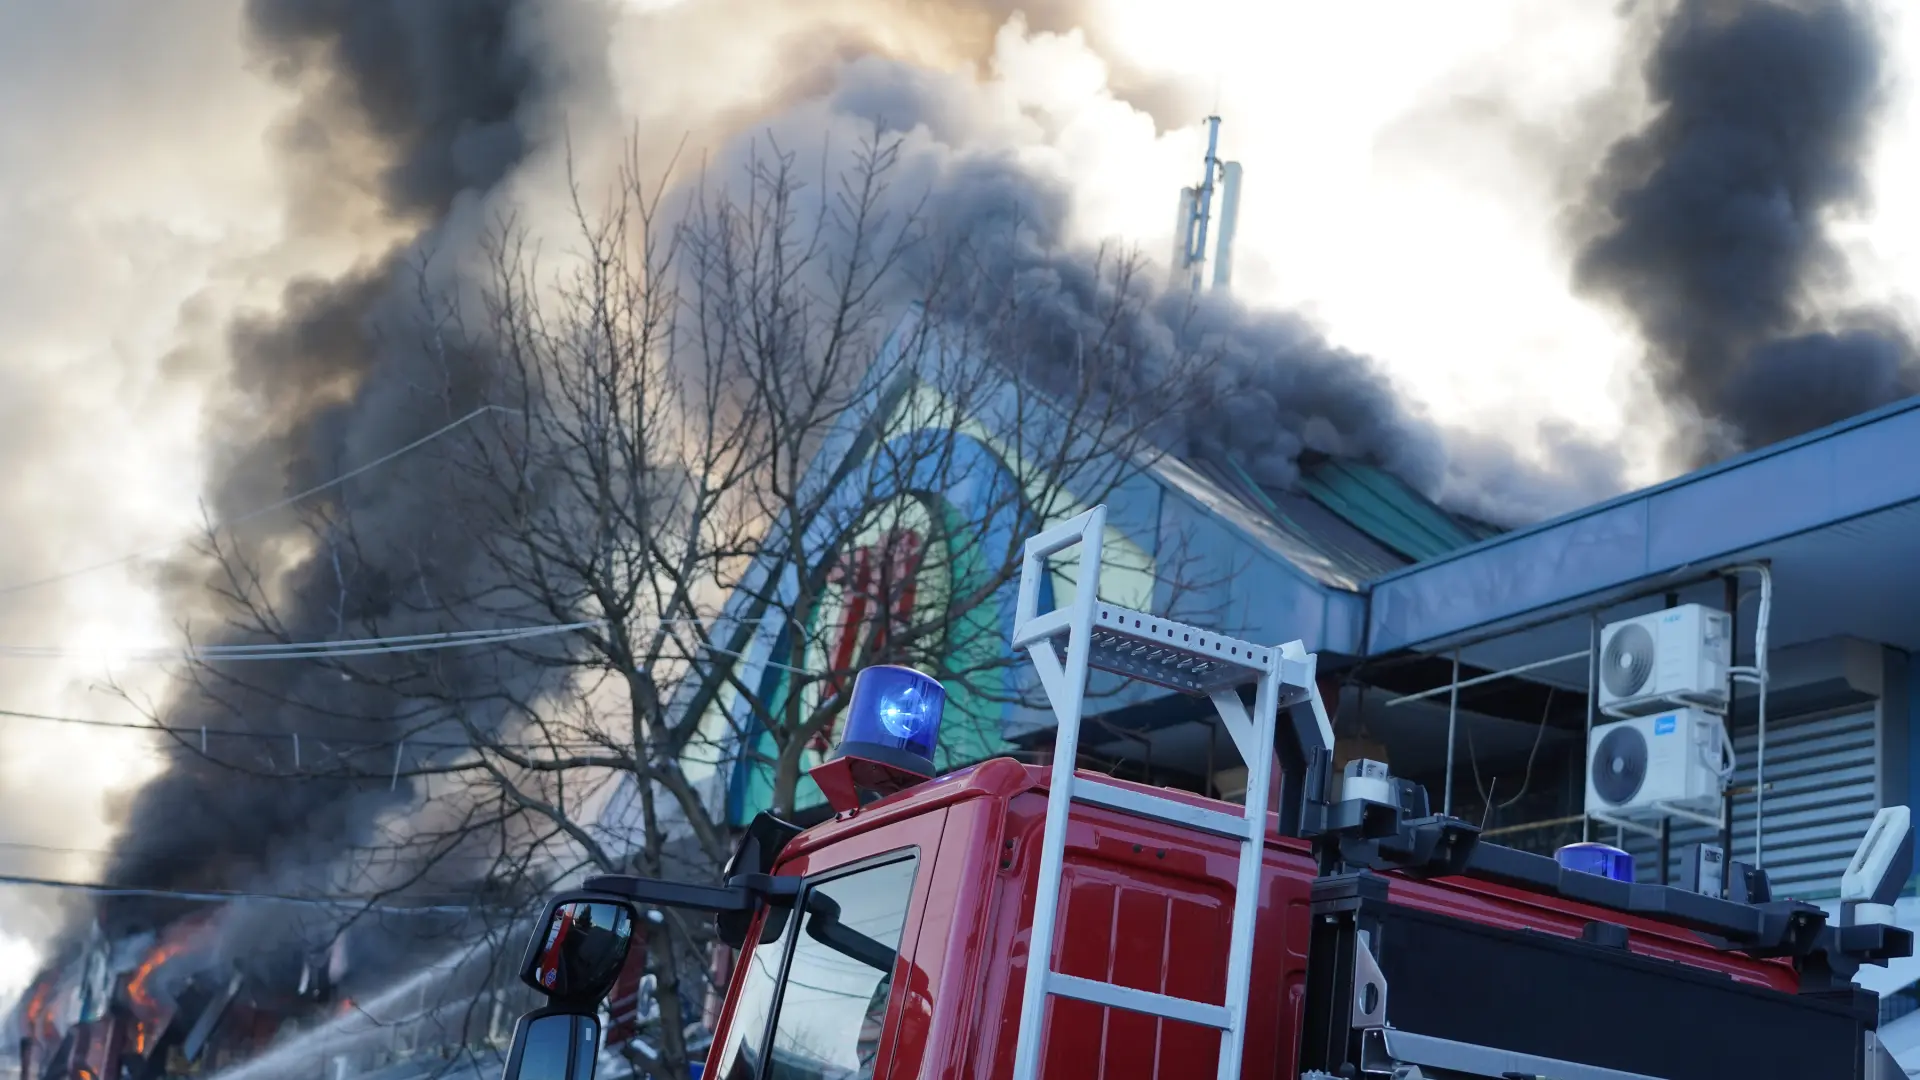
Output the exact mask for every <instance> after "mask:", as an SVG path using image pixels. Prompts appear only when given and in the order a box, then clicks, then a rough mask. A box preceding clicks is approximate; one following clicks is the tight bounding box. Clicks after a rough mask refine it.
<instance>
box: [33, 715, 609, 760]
mask: <svg viewBox="0 0 1920 1080" xmlns="http://www.w3.org/2000/svg"><path fill="white" fill-rule="evenodd" d="M0 717H8V718H11V719H15V720H34V721H38V722H40V723H46V724H71V725H74V726H76V727H91V728H107V729H110V730H117V731H146V732H152V733H154V734H156V735H170V736H173V737H175V738H178V739H187V738H202V739H204V738H208V737H218V738H223V739H258V740H264V741H279V740H282V739H291V740H300V739H305V740H308V741H311V742H313V743H315V744H317V745H319V746H322V747H326V746H330V745H339V746H368V747H375V748H379V749H386V748H388V747H395V746H400V745H402V744H404V745H406V746H410V747H413V748H415V749H420V750H496V751H498V750H511V751H516V752H520V753H529V752H533V751H539V750H551V751H562V752H567V753H586V752H591V751H595V750H605V749H607V747H606V746H605V745H603V744H601V743H592V742H588V743H544V742H537V743H507V742H487V741H479V742H476V741H472V740H468V741H458V740H447V739H425V738H415V737H411V736H407V735H395V736H392V737H389V738H384V739H369V738H358V737H354V736H342V735H322V734H316V733H313V732H296V731H249V730H247V729H245V728H221V727H174V726H170V725H165V724H154V723H135V722H132V721H128V720H93V719H89V718H87V717H81V716H56V715H53V714H51V713H37V712H23V711H21V710H18V709H0Z"/></svg>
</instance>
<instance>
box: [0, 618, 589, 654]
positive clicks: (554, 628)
mask: <svg viewBox="0 0 1920 1080" xmlns="http://www.w3.org/2000/svg"><path fill="white" fill-rule="evenodd" d="M606 624H607V623H606V620H605V619H586V620H582V621H580V622H571V623H557V624H550V625H539V626H515V627H503V628H501V629H497V630H451V631H445V632H442V633H433V634H405V635H399V636H395V637H378V638H348V639H344V640H337V641H293V642H285V643H278V644H272V643H270V644H262V645H208V646H203V647H201V648H197V649H144V650H138V651H135V652H130V653H126V654H123V655H121V656H120V657H117V659H120V660H122V661H127V662H148V663H156V662H161V661H165V660H190V661H192V660H197V661H201V662H203V663H211V662H214V661H219V662H223V663H232V662H239V661H256V660H324V659H329V658H333V657H341V656H380V655H386V654H390V653H409V652H429V651H435V650H439V649H463V648H473V647H476V646H480V645H497V644H500V643H503V642H508V641H524V640H527V639H529V638H537V637H549V636H552V635H554V634H566V633H572V632H573V631H576V630H585V629H587V628H589V627H594V626H605V625H606ZM80 657H93V658H98V659H102V660H105V659H108V657H106V656H104V655H102V654H101V653H100V652H99V651H98V650H93V651H88V650H81V649H67V648H63V647H61V646H58V645H0V659H11V660H59V659H72V658H80Z"/></svg>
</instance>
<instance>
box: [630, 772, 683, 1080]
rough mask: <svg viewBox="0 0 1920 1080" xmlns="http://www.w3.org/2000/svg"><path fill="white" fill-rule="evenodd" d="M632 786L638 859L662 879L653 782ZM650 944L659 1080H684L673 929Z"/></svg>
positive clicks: (654, 937)
mask: <svg viewBox="0 0 1920 1080" xmlns="http://www.w3.org/2000/svg"><path fill="white" fill-rule="evenodd" d="M637 780H638V783H636V784H635V785H634V786H635V787H637V788H638V789H639V793H640V824H641V829H642V838H643V840H644V841H645V844H646V846H645V847H644V848H642V849H641V852H640V858H641V861H642V862H643V863H644V864H645V869H646V873H647V874H648V875H649V876H651V877H665V876H666V875H665V873H664V870H665V867H664V861H663V859H662V857H661V856H662V855H663V853H664V852H665V848H666V837H665V836H664V835H663V834H662V832H661V829H660V815H659V811H658V808H657V807H656V806H655V805H654V801H653V783H652V782H651V781H650V780H649V779H648V778H646V777H645V776H641V777H638V778H637ZM648 938H649V941H650V942H652V943H653V944H654V948H653V949H652V950H651V951H652V953H653V957H652V960H653V964H652V965H651V966H652V969H653V1000H654V1004H656V1005H658V1006H659V1009H660V1069H659V1075H660V1080H685V1078H686V1075H687V1038H686V1029H685V1028H684V1027H683V1026H682V1022H681V1019H680V1016H681V1010H680V963H679V960H680V949H679V943H678V942H677V941H675V940H674V938H673V928H672V927H670V926H668V925H667V924H666V923H664V922H663V923H662V924H661V925H660V929H659V933H657V934H649V935H648Z"/></svg>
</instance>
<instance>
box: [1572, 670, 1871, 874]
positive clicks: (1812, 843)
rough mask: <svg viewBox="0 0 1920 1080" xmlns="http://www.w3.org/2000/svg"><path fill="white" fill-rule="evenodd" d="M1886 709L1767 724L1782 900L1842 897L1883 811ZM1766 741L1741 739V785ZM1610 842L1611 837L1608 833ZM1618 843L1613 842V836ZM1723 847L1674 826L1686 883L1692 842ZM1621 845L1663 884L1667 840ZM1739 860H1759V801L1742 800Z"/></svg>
mask: <svg viewBox="0 0 1920 1080" xmlns="http://www.w3.org/2000/svg"><path fill="white" fill-rule="evenodd" d="M1878 718H1879V710H1878V708H1875V707H1869V708H1867V709H1866V710H1864V711H1862V710H1858V709H1856V710H1852V711H1848V712H1844V713H1837V714H1836V713H1827V714H1813V715H1810V716H1799V717H1788V718H1785V719H1769V720H1768V721H1767V831H1766V848H1765V850H1764V851H1763V852H1762V855H1763V861H1764V864H1765V866H1766V870H1767V876H1768V878H1769V879H1770V880H1771V881H1772V883H1773V890H1774V895H1775V896H1782V897H1784V896H1794V897H1798V898H1801V899H1809V900H1818V899H1823V898H1827V897H1831V896H1832V895H1834V894H1835V893H1837V892H1838V891H1839V888H1840V875H1841V873H1842V872H1844V871H1845V870H1846V868H1847V861H1848V860H1849V859H1851V858H1852V857H1853V852H1854V849H1855V848H1856V847H1858V846H1859V844H1860V838H1861V837H1863V836H1865V835H1866V833H1867V826H1868V825H1869V824H1870V823H1871V822H1872V821H1873V815H1874V813H1875V812H1876V811H1877V810H1879V809H1880V800H1879V789H1878V785H1877V783H1876V781H1875V776H1876V771H1877V770H1876V767H1875V765H1876V762H1875V758H1876V755H1877V751H1878V738H1877V736H1878V731H1879V724H1878ZM1758 743H1759V736H1758V733H1757V732H1756V731H1755V730H1754V729H1752V728H1748V729H1747V730H1745V731H1742V732H1740V733H1738V734H1737V735H1736V736H1735V737H1734V752H1735V754H1736V759H1737V768H1736V771H1735V773H1734V787H1736V788H1751V787H1752V786H1753V782H1754V753H1755V750H1756V748H1757V746H1758ZM1600 835H1602V836H1605V835H1606V831H1605V830H1604V827H1603V831H1602V833H1601V834H1600ZM1609 839H1610V837H1609ZM1698 843H1719V836H1718V833H1717V831H1716V830H1713V829H1709V828H1707V827H1706V826H1704V825H1697V824H1694V823H1693V822H1687V821H1681V820H1678V819H1676V820H1675V821H1674V823H1673V837H1672V850H1671V854H1672V863H1671V866H1672V874H1673V877H1672V878H1671V879H1670V880H1672V881H1674V882H1676V883H1677V882H1678V881H1679V880H1680V878H1679V867H1680V859H1681V856H1682V852H1683V851H1684V849H1685V848H1686V846H1687V845H1689V844H1698ZM1623 846H1624V847H1625V848H1626V849H1627V851H1629V852H1631V853H1632V854H1633V856H1634V876H1635V877H1636V878H1638V879H1639V880H1641V881H1658V880H1660V870H1659V842H1658V841H1656V840H1655V839H1654V838H1652V837H1650V836H1645V835H1640V834H1635V833H1628V834H1627V835H1626V837H1625V843H1624V844H1623ZM1733 847H1734V851H1733V854H1732V856H1731V857H1732V858H1735V859H1740V860H1742V861H1751V860H1752V859H1753V795H1752V793H1751V792H1748V793H1747V794H1744V795H1740V796H1737V797H1735V799H1734V811H1733Z"/></svg>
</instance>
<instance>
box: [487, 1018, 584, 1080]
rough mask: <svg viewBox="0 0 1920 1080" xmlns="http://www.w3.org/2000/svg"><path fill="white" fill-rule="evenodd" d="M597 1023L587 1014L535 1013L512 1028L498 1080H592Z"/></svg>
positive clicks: (521, 1019)
mask: <svg viewBox="0 0 1920 1080" xmlns="http://www.w3.org/2000/svg"><path fill="white" fill-rule="evenodd" d="M599 1056H600V1020H599V1018H598V1017H596V1016H594V1015H593V1014H591V1013H582V1012H573V1011H570V1010H567V1009H536V1010H534V1011H533V1012H530V1013H528V1014H526V1015H525V1016H522V1017H521V1018H520V1022H519V1023H517V1024H515V1025H514V1026H513V1043H512V1045H511V1046H509V1047H508V1049H507V1067H506V1070H505V1071H504V1072H503V1073H502V1074H501V1080H593V1071H594V1066H595V1064H596V1059H597V1058H598V1057H599Z"/></svg>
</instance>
